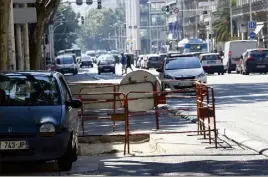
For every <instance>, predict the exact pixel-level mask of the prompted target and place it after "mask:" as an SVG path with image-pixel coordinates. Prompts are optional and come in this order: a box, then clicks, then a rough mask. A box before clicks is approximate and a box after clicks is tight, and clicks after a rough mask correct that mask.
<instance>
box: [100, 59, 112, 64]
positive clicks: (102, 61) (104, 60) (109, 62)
mask: <svg viewBox="0 0 268 177" xmlns="http://www.w3.org/2000/svg"><path fill="white" fill-rule="evenodd" d="M100 64H101V65H110V64H115V60H110V59H102V60H100Z"/></svg>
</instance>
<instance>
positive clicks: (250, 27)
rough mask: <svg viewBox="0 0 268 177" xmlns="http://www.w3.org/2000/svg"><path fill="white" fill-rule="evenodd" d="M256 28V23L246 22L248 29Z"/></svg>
mask: <svg viewBox="0 0 268 177" xmlns="http://www.w3.org/2000/svg"><path fill="white" fill-rule="evenodd" d="M256 26H257V23H256V21H249V22H248V29H255V28H256Z"/></svg>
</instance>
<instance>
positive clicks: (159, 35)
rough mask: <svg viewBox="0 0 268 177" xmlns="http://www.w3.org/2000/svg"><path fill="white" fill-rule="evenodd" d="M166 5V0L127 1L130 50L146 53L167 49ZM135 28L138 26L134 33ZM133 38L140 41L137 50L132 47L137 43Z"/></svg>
mask: <svg viewBox="0 0 268 177" xmlns="http://www.w3.org/2000/svg"><path fill="white" fill-rule="evenodd" d="M132 1H133V2H132ZM133 3H134V4H135V5H133ZM164 7H165V0H126V1H125V10H126V31H127V32H126V33H127V41H126V43H127V48H128V51H131V52H133V53H135V52H137V51H138V53H141V54H145V53H156V52H161V51H164V50H165V46H166V43H165V40H166V38H165V34H166V16H165V12H164ZM133 24H134V25H133ZM135 25H136V26H135ZM135 28H137V30H136V33H135V32H134V33H133V31H135ZM131 31H132V32H131ZM131 35H132V36H131ZM131 38H135V40H136V41H139V42H138V43H139V48H136V49H137V51H135V50H136V49H135V50H133V47H132V49H131V45H134V44H135V40H130V39H131Z"/></svg>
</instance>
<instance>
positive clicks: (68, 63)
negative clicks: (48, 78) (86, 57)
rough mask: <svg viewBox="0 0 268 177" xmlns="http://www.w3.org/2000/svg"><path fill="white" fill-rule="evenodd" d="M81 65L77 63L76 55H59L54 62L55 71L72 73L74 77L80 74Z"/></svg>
mask: <svg viewBox="0 0 268 177" xmlns="http://www.w3.org/2000/svg"><path fill="white" fill-rule="evenodd" d="M78 68H79V64H78V63H77V62H76V58H75V56H74V55H69V54H66V55H59V56H57V57H56V59H55V61H54V62H53V69H52V70H54V71H58V72H60V73H62V74H66V73H72V74H73V75H76V74H78Z"/></svg>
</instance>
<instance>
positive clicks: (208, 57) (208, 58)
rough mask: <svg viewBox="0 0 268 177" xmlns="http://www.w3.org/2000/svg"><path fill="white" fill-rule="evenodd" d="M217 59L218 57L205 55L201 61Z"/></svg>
mask: <svg viewBox="0 0 268 177" xmlns="http://www.w3.org/2000/svg"><path fill="white" fill-rule="evenodd" d="M219 58H220V56H219V55H205V56H203V57H202V60H218V59H219Z"/></svg>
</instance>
